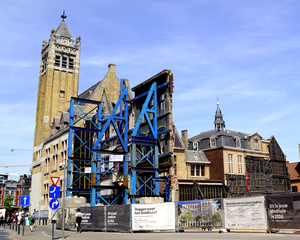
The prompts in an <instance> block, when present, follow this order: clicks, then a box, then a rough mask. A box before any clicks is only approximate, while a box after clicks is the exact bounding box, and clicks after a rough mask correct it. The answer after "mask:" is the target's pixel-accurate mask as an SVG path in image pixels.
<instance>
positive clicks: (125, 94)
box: [94, 88, 128, 152]
mask: <svg viewBox="0 0 300 240" xmlns="http://www.w3.org/2000/svg"><path fill="white" fill-rule="evenodd" d="M124 98H125V99H126V100H127V101H125V109H126V110H127V111H128V88H125V89H124V90H123V92H122V94H121V96H120V98H119V100H118V102H117V104H116V106H115V107H114V109H113V111H112V113H111V115H110V116H109V117H108V119H107V121H106V123H105V124H104V126H103V128H102V129H101V133H100V134H99V138H98V139H97V141H96V143H95V146H97V145H98V144H99V143H100V142H101V138H102V137H103V136H104V134H105V131H106V129H107V128H108V127H109V125H110V124H113V126H114V129H115V131H116V133H117V136H118V137H119V139H120V142H121V144H122V147H123V149H124V151H125V152H127V151H128V146H127V144H126V143H127V139H125V138H124V137H122V135H121V133H120V132H119V128H118V127H117V126H116V123H115V120H116V119H117V120H120V121H122V120H123V121H128V120H127V119H125V117H120V116H116V115H115V114H116V112H117V110H118V108H119V107H120V105H121V104H122V102H123V99H124ZM126 131H128V129H126ZM95 146H94V149H95V148H96V147H95Z"/></svg>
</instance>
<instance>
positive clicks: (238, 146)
mask: <svg viewBox="0 0 300 240" xmlns="http://www.w3.org/2000/svg"><path fill="white" fill-rule="evenodd" d="M235 143H236V147H237V148H240V147H241V139H240V138H236V139H235Z"/></svg>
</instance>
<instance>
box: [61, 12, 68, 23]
mask: <svg viewBox="0 0 300 240" xmlns="http://www.w3.org/2000/svg"><path fill="white" fill-rule="evenodd" d="M60 17H61V18H62V19H63V21H65V18H67V16H66V15H65V10H64V12H63V15H61V16H60Z"/></svg>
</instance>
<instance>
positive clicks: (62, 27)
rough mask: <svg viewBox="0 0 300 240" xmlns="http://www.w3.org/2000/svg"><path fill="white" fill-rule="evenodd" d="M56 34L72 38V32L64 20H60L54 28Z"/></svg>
mask: <svg viewBox="0 0 300 240" xmlns="http://www.w3.org/2000/svg"><path fill="white" fill-rule="evenodd" d="M56 34H57V35H60V36H63V37H67V38H73V37H72V34H71V33H70V31H69V28H68V26H67V24H66V22H65V21H64V20H63V21H61V23H60V24H59V26H58V28H57V29H56Z"/></svg>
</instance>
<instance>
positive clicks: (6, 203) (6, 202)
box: [3, 194, 13, 209]
mask: <svg viewBox="0 0 300 240" xmlns="http://www.w3.org/2000/svg"><path fill="white" fill-rule="evenodd" d="M12 200H13V198H12V196H11V195H10V194H8V195H7V197H6V198H5V199H4V201H3V206H4V208H5V209H11V206H10V204H11V201H12Z"/></svg>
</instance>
